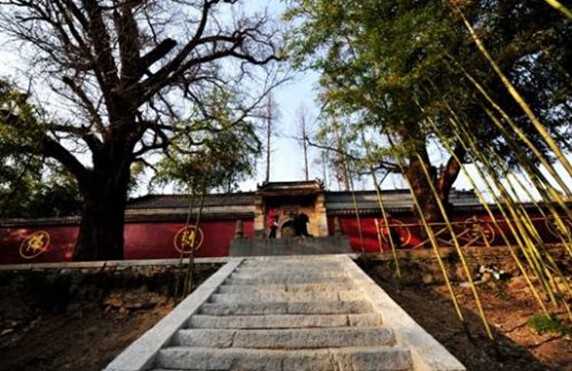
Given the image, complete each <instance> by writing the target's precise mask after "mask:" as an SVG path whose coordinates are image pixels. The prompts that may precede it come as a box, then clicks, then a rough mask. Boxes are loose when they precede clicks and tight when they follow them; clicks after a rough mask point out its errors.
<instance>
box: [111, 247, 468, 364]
mask: <svg viewBox="0 0 572 371" xmlns="http://www.w3.org/2000/svg"><path fill="white" fill-rule="evenodd" d="M356 269H357V271H356ZM227 270H228V269H227ZM356 272H357V273H356ZM359 272H361V270H359V268H358V267H357V266H356V265H355V264H354V263H353V262H352V261H351V259H349V258H348V257H347V256H332V255H323V256H311V257H310V256H303V257H281V258H277V257H262V258H249V259H245V260H241V261H240V262H237V263H235V267H234V268H233V269H232V270H230V272H229V274H228V275H227V276H226V277H224V278H222V279H221V278H220V277H219V279H218V281H219V283H218V285H216V288H214V289H213V290H211V291H212V292H211V293H210V295H208V297H204V298H202V299H201V300H202V302H201V303H200V304H198V305H195V309H194V312H193V313H192V315H190V317H187V319H186V320H184V321H182V323H181V324H180V325H175V326H173V328H175V329H174V330H173V331H172V334H171V335H170V336H168V339H166V340H164V341H163V342H162V344H160V345H157V344H152V345H149V344H147V346H143V347H141V346H139V350H137V349H135V351H133V349H132V350H131V355H130V354H129V352H130V349H129V348H128V349H127V350H126V351H125V352H124V354H122V355H120V356H119V357H118V359H116V360H115V361H114V362H112V363H111V364H110V365H109V366H108V368H107V369H106V370H108V371H111V370H113V371H119V370H121V371H134V370H148V369H152V370H157V371H158V370H163V371H165V370H437V369H439V370H463V369H464V368H463V366H462V365H461V364H460V363H459V362H458V361H456V359H454V358H453V357H452V356H451V355H450V354H449V353H447V351H446V350H445V349H444V348H442V347H441V346H440V345H439V344H438V343H437V342H436V341H435V340H434V339H433V338H431V337H430V336H429V335H428V334H427V333H425V332H424V331H423V330H422V329H421V328H419V327H418V326H417V328H415V326H416V324H415V322H413V321H412V320H410V323H406V324H405V327H406V331H404V332H405V336H401V335H400V334H399V333H398V332H399V330H400V326H397V327H395V326H390V325H388V323H389V322H390V321H393V320H398V321H399V320H400V319H401V317H402V316H403V315H402V314H401V313H397V314H395V313H393V312H392V310H393V309H395V308H393V309H390V310H389V311H388V312H387V315H384V313H383V312H381V311H380V310H379V305H378V304H376V300H372V298H371V295H369V294H368V290H367V287H366V289H365V290H364V287H365V286H364V284H363V282H362V281H361V280H362V279H364V277H362V276H360V275H359ZM219 273H220V271H219ZM362 273H363V272H362ZM217 274H218V273H217ZM356 274H357V276H356ZM199 295H200V293H199ZM203 296H205V295H203ZM183 304H184V303H183ZM393 304H395V303H393ZM397 308H399V307H397ZM191 310H193V309H192V308H191ZM382 317H383V318H382ZM392 317H393V318H392ZM407 318H409V317H408V316H407ZM412 324H414V325H412ZM158 326H161V324H159V325H158ZM163 327H165V326H163ZM167 327H168V326H167ZM412 329H413V330H416V331H421V332H420V333H418V334H416V333H410V334H409V335H408V334H407V331H409V332H411V331H412ZM169 331H171V330H169ZM150 332H153V330H151V331H150ZM167 332H168V331H167ZM147 335H148V334H146V335H145V336H147ZM145 336H144V337H145ZM411 336H412V337H413V338H414V339H413V341H411V339H409V340H408V337H411ZM419 336H420V337H419ZM419 341H421V342H428V343H426V344H421V346H419V344H418V343H419ZM150 342H151V343H152V341H151V340H150V339H148V341H147V343H150ZM133 346H135V348H137V345H136V344H134V345H133ZM133 346H132V347H133ZM435 347H437V348H438V349H437V350H438V351H439V352H443V354H437V353H435V349H432V348H435ZM150 348H151V349H150ZM418 348H419V349H418ZM141 349H143V350H144V349H147V350H148V353H149V351H150V352H151V353H153V354H152V355H148V356H146V357H147V358H149V359H148V360H147V361H146V362H142V358H141V357H138V356H137V355H138V354H141ZM434 353H435V354H434ZM122 357H123V358H122ZM129 358H131V361H130V360H129ZM133 358H138V359H137V362H132V361H133ZM143 358H145V357H143Z"/></svg>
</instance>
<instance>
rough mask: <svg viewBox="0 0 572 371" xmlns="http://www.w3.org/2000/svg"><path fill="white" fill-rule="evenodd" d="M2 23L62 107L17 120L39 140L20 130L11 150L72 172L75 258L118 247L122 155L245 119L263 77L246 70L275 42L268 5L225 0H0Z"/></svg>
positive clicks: (9, 119)
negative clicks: (249, 10)
mask: <svg viewBox="0 0 572 371" xmlns="http://www.w3.org/2000/svg"><path fill="white" fill-rule="evenodd" d="M0 29H1V30H2V32H4V33H5V34H7V35H8V36H10V37H11V38H12V39H14V40H19V41H21V43H22V50H30V51H31V55H30V61H29V62H30V70H31V71H33V72H34V73H35V75H34V77H35V80H36V81H45V82H47V84H48V85H49V86H50V87H51V89H52V90H53V91H54V92H55V93H57V94H59V96H60V97H61V98H62V99H64V100H65V102H66V105H67V107H69V112H68V113H67V114H60V115H59V117H58V118H59V119H58V120H48V121H46V122H37V123H36V125H35V126H34V127H33V128H30V127H22V128H21V129H22V131H21V138H25V137H26V136H27V135H29V133H30V132H31V131H33V133H34V135H35V138H38V137H39V138H40V142H41V144H42V145H41V146H32V145H29V143H27V142H26V140H23V139H22V140H21V141H20V150H22V151H24V152H25V151H30V152H32V151H36V152H41V154H42V155H44V156H47V157H52V158H54V159H56V160H57V161H59V162H60V163H61V164H62V165H63V166H64V167H65V168H66V169H67V170H68V171H69V172H70V173H71V174H73V176H74V177H75V178H76V179H77V182H78V184H79V190H80V192H81V195H82V197H83V213H82V218H81V223H80V229H79V236H78V240H77V245H76V249H75V253H74V258H75V259H82V260H95V259H121V258H123V242H124V241H123V224H124V209H125V204H126V201H127V194H128V185H129V181H130V179H131V165H132V164H133V163H134V162H137V161H141V162H145V163H146V162H147V161H148V158H149V157H148V155H149V154H150V153H155V152H158V151H167V149H169V147H170V146H171V145H172V143H176V142H177V139H178V138H180V137H182V136H186V137H188V138H189V141H190V142H191V143H194V144H195V145H200V141H201V139H200V138H201V136H198V137H196V138H195V137H194V133H196V132H200V131H202V132H204V131H209V132H214V133H216V132H217V131H218V130H222V129H221V127H220V126H219V125H218V123H219V122H220V120H221V119H223V120H224V121H225V125H226V126H228V125H229V124H233V123H237V124H238V123H243V122H244V121H245V119H246V118H247V117H248V116H249V115H251V114H252V113H253V109H254V108H255V107H257V106H258V104H259V103H260V102H261V100H262V97H263V95H264V94H265V93H267V92H268V90H269V89H270V86H269V85H271V84H270V83H269V81H270V80H266V81H262V82H260V81H258V82H256V81H254V82H253V80H254V79H255V78H256V76H258V75H256V74H255V73H254V70H253V69H254V68H255V67H262V66H265V67H267V68H269V66H272V63H271V62H273V61H277V60H279V53H280V51H279V50H280V46H279V45H278V40H279V37H278V30H277V29H276V28H274V27H273V26H272V24H271V22H269V18H268V16H267V15H266V14H264V13H259V14H244V9H241V8H240V4H239V3H238V2H236V1H230V0H228V1H220V0H202V1H201V0H188V1H180V0H0ZM247 80H250V81H251V83H250V84H249V85H245V83H246V82H247ZM258 86H262V89H260V90H261V91H258V92H257V91H256V90H257V89H256V88H257V87H258ZM219 98H220V99H219ZM221 101H222V102H224V104H225V105H226V107H225V108H226V113H225V115H223V117H222V118H221V117H220V107H217V106H219V105H220V102H221ZM0 118H1V117H0ZM229 121H230V122H229ZM0 124H1V125H11V126H12V127H14V128H18V127H19V126H18V124H19V120H18V119H17V115H13V114H12V115H10V116H6V117H5V119H2V120H0ZM175 124H176V125H175ZM179 150H181V151H184V150H185V149H184V148H179ZM188 151H192V148H191V149H188ZM80 153H88V154H89V160H84V159H83V158H81V157H78V154H80ZM84 157H85V156H84ZM88 162H90V163H88Z"/></svg>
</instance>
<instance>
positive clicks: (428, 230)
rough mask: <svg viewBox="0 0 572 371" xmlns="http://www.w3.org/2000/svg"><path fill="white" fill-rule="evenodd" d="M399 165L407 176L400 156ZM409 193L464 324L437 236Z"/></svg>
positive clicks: (413, 194)
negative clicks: (440, 252)
mask: <svg viewBox="0 0 572 371" xmlns="http://www.w3.org/2000/svg"><path fill="white" fill-rule="evenodd" d="M386 135H387V138H388V142H389V145H390V146H391V148H392V149H395V145H394V143H393V140H392V139H391V136H390V135H389V134H387V133H386ZM397 165H398V167H399V169H400V170H401V173H402V174H405V171H404V170H405V166H404V165H403V162H402V160H401V158H400V157H399V156H397ZM409 192H410V194H411V197H412V199H413V205H414V207H415V208H416V209H417V211H418V213H419V219H420V221H421V224H422V225H423V228H424V229H425V233H427V236H428V237H429V241H430V242H431V247H432V248H433V252H434V253H435V257H436V258H437V263H438V264H439V268H440V269H441V273H442V274H443V278H444V279H445V285H446V286H447V290H448V291H449V296H450V297H451V301H452V302H453V306H454V307H455V312H456V313H457V316H458V317H459V319H460V320H461V321H462V322H464V321H465V318H464V316H463V313H462V312H461V308H460V306H459V302H458V301H457V297H456V296H455V291H454V290H453V286H452V285H451V281H450V279H449V275H448V274H447V269H446V268H445V264H444V263H443V259H442V258H441V255H440V254H439V246H438V243H437V240H436V238H435V235H434V234H433V230H432V229H431V227H430V226H429V225H428V223H427V220H426V219H425V215H423V210H422V209H421V205H420V204H419V200H418V199H417V196H416V195H415V192H413V189H412V188H411V187H409Z"/></svg>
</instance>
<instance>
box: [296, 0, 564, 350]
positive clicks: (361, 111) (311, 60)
mask: <svg viewBox="0 0 572 371" xmlns="http://www.w3.org/2000/svg"><path fill="white" fill-rule="evenodd" d="M293 3H295V4H297V5H298V6H299V8H294V7H292V8H291V9H290V11H289V13H287V19H297V20H299V21H300V23H301V26H297V27H298V28H296V29H295V30H294V31H293V34H292V35H293V39H294V40H295V41H294V42H292V49H293V51H294V55H295V58H294V62H295V64H296V63H297V65H298V66H299V67H305V68H313V69H315V70H317V71H319V72H320V73H321V74H322V77H321V80H320V85H321V89H322V91H321V95H320V100H321V101H322V104H323V107H325V108H324V110H323V112H322V120H323V123H324V124H325V126H326V127H327V125H329V124H330V123H331V122H332V120H333V121H334V122H336V125H347V126H348V127H350V128H351V129H350V130H351V131H353V132H358V135H355V137H356V138H358V139H356V138H351V139H349V140H347V141H345V143H344V148H342V147H341V146H339V147H338V148H337V152H338V153H339V152H344V151H346V152H349V151H350V149H352V148H351V147H352V145H353V146H354V147H355V148H360V149H361V151H362V152H363V153H362V157H361V158H359V157H358V156H355V152H353V153H352V155H351V156H350V155H349V154H348V155H347V156H346V158H345V162H346V163H352V166H346V171H349V172H350V175H349V178H350V179H352V177H354V176H361V175H363V173H364V172H366V173H369V174H370V176H371V178H372V180H373V184H374V185H375V186H376V190H377V199H378V202H379V208H380V210H381V216H382V220H380V221H377V220H376V228H377V229H378V230H383V231H389V230H390V227H391V223H392V222H391V220H390V217H389V215H388V212H387V210H386V207H385V202H386V201H385V200H384V198H383V196H382V193H381V192H380V189H379V185H380V182H379V179H380V178H379V175H378V172H379V169H380V167H379V166H377V165H379V164H380V163H387V162H393V163H394V165H395V167H396V168H397V169H398V172H400V173H401V174H402V175H403V176H404V177H405V178H406V180H407V181H408V183H409V184H410V187H409V188H410V191H411V192H410V193H411V196H412V200H413V206H414V213H415V215H416V217H417V218H418V220H419V222H420V223H421V225H422V228H423V232H424V233H425V237H426V244H425V245H426V246H425V247H429V248H431V249H432V251H433V252H434V255H435V258H436V260H437V262H438V264H439V266H440V270H441V273H442V275H443V278H444V282H445V284H446V286H447V288H448V292H449V295H450V297H451V301H452V304H453V306H454V307H455V311H456V313H457V315H458V317H459V319H460V320H461V321H464V315H463V311H462V309H461V308H460V305H459V302H458V300H457V298H456V294H455V291H456V290H455V288H454V286H453V283H452V282H451V279H450V277H449V275H448V271H447V268H446V263H445V262H444V261H443V258H442V256H441V252H440V247H442V246H441V245H440V243H439V240H438V238H437V237H436V232H435V228H436V227H438V228H443V229H445V230H446V231H447V232H446V233H448V235H450V236H451V241H452V245H453V246H454V250H455V251H456V253H457V255H458V256H459V259H460V263H461V265H462V267H463V270H464V274H465V275H466V278H467V280H468V283H469V287H470V290H471V292H472V295H473V297H474V301H475V305H476V309H477V313H478V315H479V316H480V317H481V320H482V323H483V326H484V327H485V330H486V332H487V334H488V336H489V337H490V338H491V339H492V338H493V334H492V331H491V329H490V327H489V324H488V321H487V318H486V311H485V309H484V307H483V305H482V301H481V299H480V294H479V289H478V287H477V286H476V285H475V284H474V282H473V281H472V272H471V269H470V267H469V265H468V263H467V260H466V257H465V253H464V251H463V248H462V246H461V243H460V241H459V236H458V235H457V232H456V231H455V228H454V222H453V221H452V219H451V215H450V212H449V211H448V209H447V204H446V202H447V200H448V199H447V198H446V197H444V196H443V193H444V192H443V190H442V189H439V188H438V187H437V181H436V179H438V176H436V175H435V172H434V170H432V169H431V166H432V165H431V163H430V162H429V161H428V160H427V158H428V157H429V156H428V154H427V147H426V145H427V144H426V143H427V142H431V143H432V145H433V146H434V147H437V148H439V151H440V153H441V155H442V157H447V156H448V157H449V158H450V160H449V162H450V163H452V164H453V166H452V167H451V168H452V169H454V168H455V166H456V167H458V174H462V175H463V176H464V178H465V179H466V181H468V182H469V184H470V185H471V186H472V188H473V189H474V192H475V194H476V196H477V197H478V198H479V200H480V202H481V204H482V205H483V208H484V210H485V212H486V214H487V215H488V218H489V220H490V221H489V223H490V224H491V225H492V226H494V227H495V230H496V231H498V232H499V235H500V239H501V240H502V241H503V242H504V244H505V245H506V248H507V249H508V251H509V252H510V256H511V257H512V259H513V260H514V262H515V264H516V267H517V268H518V270H519V271H520V273H521V274H522V276H523V278H524V280H525V282H526V284H527V286H528V288H529V289H530V293H531V296H532V297H533V298H534V300H535V302H536V303H537V305H538V310H539V311H540V312H542V313H543V314H544V315H546V316H549V317H550V316H552V315H554V313H556V312H557V311H558V310H560V309H563V310H564V311H565V313H567V315H568V318H569V320H571V321H572V310H571V308H570V302H571V300H572V287H571V285H570V282H569V281H568V280H567V277H566V275H567V274H569V272H563V271H562V269H561V266H560V265H559V262H558V260H557V259H558V258H557V257H556V255H555V253H556V252H560V249H558V250H555V249H553V246H548V245H547V244H546V243H545V242H544V241H543V240H542V238H541V233H540V232H539V231H538V230H537V228H536V227H535V224H534V220H533V218H534V217H533V216H532V214H534V215H540V216H541V217H542V218H543V219H545V220H547V221H550V223H552V224H553V228H554V229H555V231H556V235H557V236H558V239H559V242H558V247H560V248H561V249H564V251H565V252H566V253H567V254H568V256H569V257H572V233H571V230H570V228H569V227H568V223H569V221H570V220H572V209H571V207H572V206H571V204H570V200H572V186H571V184H570V179H571V178H572V164H571V161H570V158H571V157H570V156H571V153H570V150H571V148H572V146H571V141H570V139H569V137H568V136H567V135H568V132H569V131H570V124H571V122H570V118H571V113H570V112H572V95H571V91H572V89H571V88H572V79H571V76H572V72H571V71H570V66H569V65H566V63H565V62H563V61H564V60H565V59H562V56H563V54H562V50H564V49H559V46H558V45H565V43H566V42H565V41H564V44H558V41H554V40H548V41H547V40H545V39H540V40H534V41H531V44H530V45H532V48H533V49H534V48H536V49H534V50H538V53H539V54H537V55H534V56H530V54H526V53H527V52H526V51H523V56H524V57H522V58H523V59H520V60H518V59H515V60H516V62H514V61H513V63H514V64H513V65H512V66H516V73H515V70H512V72H510V71H508V69H509V67H510V66H511V64H510V63H509V62H510V61H509V60H508V59H507V55H506V54H503V53H505V49H503V48H502V42H505V41H506V40H510V41H511V42H513V41H514V39H510V37H506V39H503V37H505V36H506V35H499V36H498V37H497V36H495V35H492V36H491V35H490V32H491V30H490V29H489V30H483V29H479V24H480V23H483V22H482V21H483V19H484V20H485V21H486V22H489V21H490V19H487V18H486V17H487V15H480V13H479V12H480V11H482V12H485V11H484V10H483V9H484V8H479V3H480V2H478V1H477V2H473V3H468V2H463V1H455V2H453V1H451V2H445V3H443V4H437V3H435V2H431V1H427V2H424V3H425V5H426V6H425V8H424V9H423V10H420V9H417V8H415V7H414V3H412V2H409V1H403V2H393V1H389V2H378V1H374V0H371V1H365V2H362V3H360V4H359V6H358V5H356V4H354V3H353V2H350V3H349V4H348V3H343V2H340V1H333V2H329V5H328V9H329V11H328V12H325V11H324V9H325V5H324V4H325V3H324V2H323V1H319V0H313V1H312V0H302V1H294V2H293ZM475 4H476V5H475ZM531 4H532V3H530V2H529V3H527V5H524V6H525V7H526V6H529V5H530V6H538V7H542V5H540V4H532V5H531ZM544 4H545V5H546V6H548V8H547V9H548V10H547V9H544V10H543V11H549V12H553V13H550V17H551V18H550V19H551V22H553V24H554V25H553V28H550V27H552V26H551V25H550V24H548V25H535V26H538V27H539V29H540V28H542V27H544V28H545V29H552V30H553V31H554V30H556V32H563V33H562V34H563V35H564V34H566V32H570V33H572V31H571V30H572V15H571V14H572V13H570V10H569V9H567V8H566V7H565V6H564V5H563V4H561V3H560V2H558V1H554V0H546V1H545V2H544ZM505 5H506V4H505ZM508 10H510V6H507V7H506V8H501V7H500V6H499V9H498V11H499V12H502V11H508ZM371 13H374V14H375V16H374V15H372V14H371ZM483 14H484V13H483ZM479 17H481V18H479ZM382 22H385V23H382ZM490 22H491V24H492V25H493V26H494V27H497V28H498V30H499V32H509V31H507V29H510V28H511V25H506V24H504V25H503V24H496V23H494V21H490ZM493 26H491V29H493V32H494V27H493ZM483 28H484V27H483ZM448 32H451V33H448ZM487 32H489V33H488V34H487ZM403 35H405V36H403ZM459 35H462V36H459ZM444 36H445V37H444ZM513 36H514V37H515V38H517V36H518V35H516V36H515V35H513ZM399 37H401V39H400V38H399ZM483 37H484V38H485V39H483ZM445 40H446V41H445ZM447 42H449V44H450V45H454V46H450V45H447ZM543 42H554V43H555V44H554V45H552V44H548V45H545V44H543ZM396 45H397V46H396ZM516 45H520V47H522V45H521V44H516ZM455 48H456V49H455ZM564 48H566V46H564ZM491 49H492V50H491ZM523 49H526V48H523ZM403 50H406V51H403ZM320 53H322V54H321V55H320ZM400 53H402V54H400ZM407 53H409V54H407ZM563 53H566V52H563ZM541 57H542V58H545V59H544V60H543V62H542V63H547V64H546V65H542V66H543V67H542V68H545V69H548V70H549V71H551V72H550V73H552V71H554V74H555V75H554V76H557V79H558V81H559V82H558V83H559V84H561V85H559V86H561V89H560V90H558V91H556V90H557V89H555V90H550V89H551V87H549V86H548V84H550V82H549V81H548V79H544V80H543V79H540V81H541V82H543V83H544V86H542V85H533V86H535V87H536V89H538V95H542V94H547V95H548V96H550V97H551V99H554V101H558V102H560V103H554V104H553V105H552V106H546V107H549V108H546V107H544V106H542V107H543V108H541V106H540V105H539V103H538V102H536V101H535V102H533V103H531V102H529V101H528V99H530V97H531V94H530V91H528V92H527V94H524V93H523V92H522V91H521V89H522V86H523V84H525V85H526V83H528V82H530V81H531V79H532V77H531V75H529V73H530V72H527V71H528V70H527V71H525V70H523V69H522V65H526V63H529V64H528V65H527V66H529V67H530V66H536V65H535V64H534V63H537V61H538V59H535V58H541ZM519 63H520V64H519ZM547 66H548V67H547ZM519 68H520V70H519ZM530 68H533V67H530ZM539 68H540V67H539ZM518 73H520V74H521V75H520V76H519V74H518ZM526 79H529V81H525V80H526ZM523 81H524V82H523ZM459 101H461V103H459ZM548 101H549V100H548ZM463 104H464V105H463ZM550 107H552V108H550ZM550 109H552V111H550ZM467 112H469V113H467ZM539 112H542V113H541V114H539ZM547 112H548V114H547ZM563 112H564V114H562V113H563ZM558 114H562V116H561V117H560V118H559V120H560V121H559V122H558V125H559V126H558V125H557V126H554V121H557V120H556V119H555V118H554V117H555V116H558ZM475 117H478V118H479V119H480V120H481V121H479V126H475V123H474V121H475ZM408 120H409V121H408ZM326 130H327V129H326ZM338 131H339V128H338V127H337V126H336V132H338ZM418 132H421V133H422V134H425V133H427V135H425V136H423V135H417V134H418ZM483 133H485V134H483ZM491 133H492V134H491ZM486 135H489V137H490V139H483V137H485V138H486ZM352 140H353V142H352ZM338 142H340V139H339V138H338ZM350 142H351V143H350ZM507 159H509V160H507ZM412 164H417V175H416V178H412V177H411V167H412V166H413V165H412ZM382 167H383V166H382ZM349 169H361V173H359V174H358V172H359V171H357V170H356V171H354V173H353V174H352V172H351V171H350V170H349ZM364 169H365V171H364ZM385 171H386V173H385V176H386V175H387V174H388V173H389V172H390V171H395V170H389V169H387V168H386V169H385ZM382 179H384V176H383V175H382ZM454 179H455V178H454ZM454 179H453V181H454ZM441 180H443V179H441ZM382 181H383V180H382ZM419 184H425V185H426V186H425V188H424V193H423V192H419V191H418V190H415V189H414V187H415V186H419ZM351 190H352V191H353V187H352V189H351ZM420 195H423V197H426V198H432V199H434V200H435V203H434V209H435V210H437V213H435V212H433V214H431V213H428V211H427V200H426V199H421V198H420ZM354 203H355V197H354ZM525 203H526V204H527V207H526V208H525V206H524V204H525ZM355 215H356V218H357V222H358V225H359V212H358V210H357V208H356V213H355ZM480 233H481V234H482V237H483V241H484V243H485V245H486V246H485V247H483V248H489V247H490V246H488V244H487V239H486V238H485V236H484V232H483V231H482V230H481V231H480ZM385 235H387V241H386V242H387V244H388V246H389V248H390V252H391V254H392V257H393V260H394V263H395V264H394V265H395V276H396V277H397V278H398V279H399V278H400V277H403V276H406V275H407V274H408V272H407V271H406V270H404V269H402V265H400V263H399V261H398V260H399V254H397V251H396V245H397V243H396V242H397V241H394V236H393V235H392V234H391V233H385ZM362 243H363V242H362ZM380 246H381V241H380Z"/></svg>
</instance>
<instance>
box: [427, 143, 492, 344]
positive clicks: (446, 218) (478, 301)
mask: <svg viewBox="0 0 572 371" xmlns="http://www.w3.org/2000/svg"><path fill="white" fill-rule="evenodd" d="M417 158H418V160H419V162H420V163H421V167H422V168H423V172H424V173H425V177H426V178H427V180H428V183H429V187H430V188H431V192H433V195H434V196H435V199H436V201H437V206H438V207H439V210H440V211H441V214H442V216H443V220H444V221H445V223H446V224H447V228H448V229H449V231H450V233H451V237H452V238H453V244H454V245H455V249H456V251H457V254H458V255H459V258H460V260H461V265H462V266H463V269H464V270H465V274H466V275H467V279H468V281H469V284H470V286H471V291H472V293H473V297H474V298H475V302H476V304H477V310H478V311H479V317H481V320H482V322H483V325H484V326H485V330H486V331H487V335H488V336H489V338H490V339H491V340H493V339H494V337H493V333H492V331H491V328H490V326H489V323H488V322H487V317H486V315H485V312H484V309H483V305H482V303H481V299H480V297H479V294H478V292H477V289H476V287H475V284H474V282H473V277H472V274H471V271H470V269H469V266H468V264H467V261H466V260H465V256H464V254H463V252H462V251H461V246H460V245H459V241H458V240H457V236H456V234H455V231H454V230H453V227H452V226H451V223H450V222H449V216H448V215H447V212H446V210H445V207H444V206H443V202H441V200H440V199H439V197H437V195H438V193H437V190H436V189H435V185H434V184H433V182H432V181H431V175H430V174H429V170H428V169H427V167H426V166H425V163H424V162H423V161H422V159H421V156H419V154H417Z"/></svg>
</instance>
